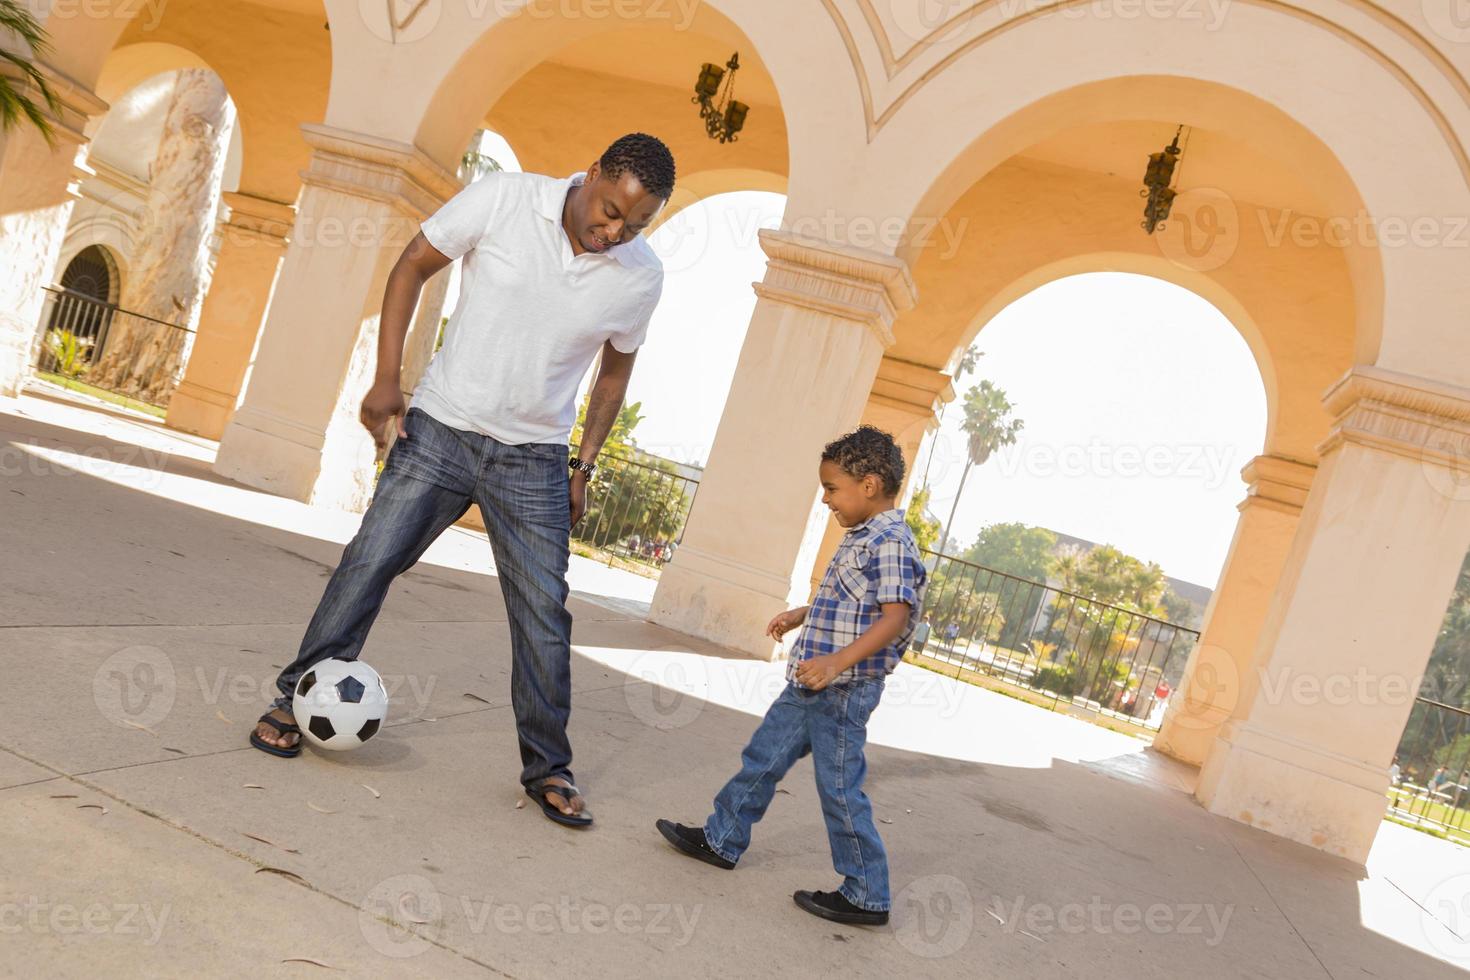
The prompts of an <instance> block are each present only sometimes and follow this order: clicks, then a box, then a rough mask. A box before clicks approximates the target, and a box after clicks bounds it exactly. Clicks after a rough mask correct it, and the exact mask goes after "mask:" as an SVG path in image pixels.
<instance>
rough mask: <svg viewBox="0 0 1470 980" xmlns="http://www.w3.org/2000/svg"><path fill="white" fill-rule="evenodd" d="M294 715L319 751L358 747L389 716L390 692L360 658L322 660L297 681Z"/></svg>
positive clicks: (375, 732) (293, 705) (302, 731)
mask: <svg viewBox="0 0 1470 980" xmlns="http://www.w3.org/2000/svg"><path fill="white" fill-rule="evenodd" d="M291 713H292V714H293V715H295V716H296V724H298V725H300V726H301V734H302V735H303V736H304V737H305V738H306V740H307V741H308V742H310V743H311V744H312V745H315V746H316V747H317V748H319V749H328V750H329V751H332V752H340V751H342V750H344V749H355V748H357V747H358V746H359V745H361V744H362V743H363V742H366V741H367V740H368V739H370V738H372V737H373V736H374V735H376V734H377V733H378V728H379V726H381V725H382V724H383V719H384V718H386V717H387V716H388V692H387V691H386V690H385V689H384V687H383V679H382V678H381V677H379V676H378V672H377V671H376V670H373V669H372V668H371V667H369V666H368V665H367V664H365V663H363V662H362V661H360V660H323V661H322V662H321V663H319V664H315V665H314V666H312V667H311V669H309V670H308V671H307V672H306V673H305V674H302V675H301V680H299V681H297V682H296V694H295V696H293V697H292V698H291Z"/></svg>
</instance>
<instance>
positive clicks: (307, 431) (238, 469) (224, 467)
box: [214, 405, 374, 512]
mask: <svg viewBox="0 0 1470 980" xmlns="http://www.w3.org/2000/svg"><path fill="white" fill-rule="evenodd" d="M350 428H351V426H350V425H347V424H342V425H338V424H337V423H336V422H335V421H334V422H333V423H332V424H329V425H328V426H327V433H326V436H325V437H323V436H322V434H321V433H319V432H317V431H315V430H313V429H311V428H309V427H307V426H304V425H300V424H298V423H295V422H292V421H291V420H289V419H284V418H281V417H280V416H277V415H273V414H270V413H267V412H263V411H261V410H260V409H256V408H251V407H250V406H249V405H244V406H241V408H240V410H239V411H238V412H236V413H235V417H234V418H233V419H232V420H231V421H230V424H229V425H228V426H226V428H225V432H224V435H223V436H222V437H221V438H220V446H219V453H218V455H217V456H216V457H215V463H214V471H215V472H216V473H218V474H219V475H220V476H223V477H227V478H229V479H231V480H235V481H236V482H238V483H243V484H245V485H246V486H249V487H255V488H256V489H258V490H264V491H266V492H268V493H273V494H276V495H278V496H281V497H289V498H291V499H292V500H299V501H301V502H302V503H307V504H311V505H313V506H319V507H332V508H335V509H339V510H349V511H356V512H361V511H363V510H365V509H367V505H368V502H369V501H370V500H371V499H372V491H373V482H374V467H373V457H374V451H373V443H372V440H371V439H370V438H368V436H367V433H366V432H363V431H362V429H361V428H358V429H357V431H356V432H355V433H354V432H345V431H342V430H343V429H350Z"/></svg>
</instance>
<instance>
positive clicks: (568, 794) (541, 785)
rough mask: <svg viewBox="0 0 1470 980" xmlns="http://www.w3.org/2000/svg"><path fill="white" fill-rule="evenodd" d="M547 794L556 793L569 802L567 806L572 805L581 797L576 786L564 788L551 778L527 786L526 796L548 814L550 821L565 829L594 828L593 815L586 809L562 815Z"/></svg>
mask: <svg viewBox="0 0 1470 980" xmlns="http://www.w3.org/2000/svg"><path fill="white" fill-rule="evenodd" d="M547 793H554V794H556V795H557V796H560V797H561V798H562V799H564V800H566V801H567V806H571V805H572V798H573V797H577V796H581V795H582V792H581V790H579V789H577V787H575V786H562V785H561V784H560V783H553V782H551V780H550V778H546V779H537V780H533V781H532V782H529V783H527V784H526V795H527V796H529V797H530V798H531V799H533V800H535V801H536V803H537V804H538V805H539V806H540V807H541V812H542V813H544V814H546V817H547V819H548V820H555V821H556V822H557V823H559V824H561V825H562V826H563V827H590V826H592V814H590V813H588V812H587V811H586V810H585V809H583V810H581V811H579V812H577V813H573V814H566V813H562V812H561V809H560V808H559V807H558V806H557V805H556V804H555V803H552V802H551V801H550V800H548V799H547V798H546V794H547Z"/></svg>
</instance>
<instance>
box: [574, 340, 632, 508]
mask: <svg viewBox="0 0 1470 980" xmlns="http://www.w3.org/2000/svg"><path fill="white" fill-rule="evenodd" d="M637 359H638V352H637V351H636V350H635V351H633V352H632V353H629V354H624V353H623V352H622V351H620V350H618V349H617V348H616V347H614V346H613V345H612V343H611V342H609V343H605V344H603V345H602V360H601V362H600V363H599V364H598V367H597V379H596V380H595V381H593V382H592V390H591V391H590V392H589V393H588V397H587V420H586V422H585V423H584V424H583V426H582V442H581V444H580V445H578V446H577V458H578V459H580V460H582V461H583V462H585V463H590V462H592V461H594V460H595V459H597V454H598V453H600V452H602V444H603V443H604V442H606V441H607V435H608V433H609V432H611V431H612V427H613V423H614V422H616V421H617V419H618V412H620V411H622V408H623V396H624V395H626V394H627V393H628V380H629V379H630V378H632V377H633V362H634V361H636V360H637ZM570 504H571V511H572V525H573V526H575V525H576V523H577V522H578V521H580V520H581V519H582V515H583V514H584V513H586V511H587V474H586V473H583V472H582V471H580V470H577V471H575V472H573V473H572V486H571V501H570Z"/></svg>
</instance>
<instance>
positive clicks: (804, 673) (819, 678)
mask: <svg viewBox="0 0 1470 980" xmlns="http://www.w3.org/2000/svg"><path fill="white" fill-rule="evenodd" d="M846 669H847V668H846V667H844V666H843V665H842V658H841V657H840V656H838V655H837V654H835V653H829V654H827V655H826V656H825V657H813V658H812V659H810V660H803V661H802V662H801V663H799V664H797V665H796V679H797V681H798V682H800V684H801V686H802V687H805V688H809V689H811V690H813V691H820V690H821V689H822V688H824V687H826V686H827V685H828V684H831V683H832V682H833V681H834V680H836V679H837V675H838V674H840V673H842V672H843V671H844V670H846Z"/></svg>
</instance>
